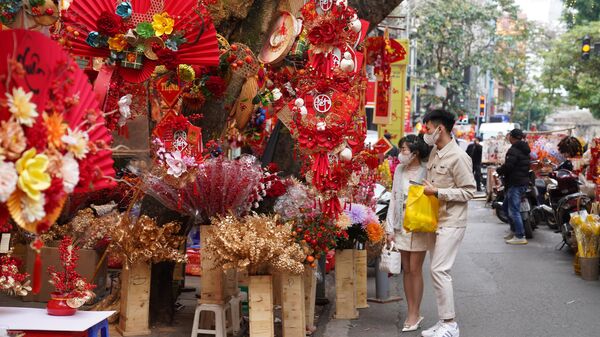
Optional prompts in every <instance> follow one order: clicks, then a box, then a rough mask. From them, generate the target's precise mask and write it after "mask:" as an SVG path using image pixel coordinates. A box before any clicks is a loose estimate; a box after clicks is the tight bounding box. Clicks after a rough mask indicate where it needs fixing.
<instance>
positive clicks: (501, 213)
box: [496, 208, 509, 223]
mask: <svg viewBox="0 0 600 337" xmlns="http://www.w3.org/2000/svg"><path fill="white" fill-rule="evenodd" d="M496 216H497V217H498V219H500V221H502V222H504V223H508V221H509V219H508V215H507V214H506V213H505V212H504V210H503V209H502V208H496Z"/></svg>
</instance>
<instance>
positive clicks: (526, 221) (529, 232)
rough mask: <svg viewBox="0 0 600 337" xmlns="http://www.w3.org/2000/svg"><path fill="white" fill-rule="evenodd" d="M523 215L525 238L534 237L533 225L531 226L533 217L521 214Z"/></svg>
mask: <svg viewBox="0 0 600 337" xmlns="http://www.w3.org/2000/svg"><path fill="white" fill-rule="evenodd" d="M521 217H522V218H523V229H524V230H525V238H527V239H533V227H532V226H531V220H532V218H531V217H528V218H526V217H525V216H523V215H521Z"/></svg>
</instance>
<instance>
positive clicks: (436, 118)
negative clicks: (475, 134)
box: [423, 109, 456, 133]
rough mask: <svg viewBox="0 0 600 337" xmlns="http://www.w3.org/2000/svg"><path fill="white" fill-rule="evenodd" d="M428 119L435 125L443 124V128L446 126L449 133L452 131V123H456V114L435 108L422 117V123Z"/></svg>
mask: <svg viewBox="0 0 600 337" xmlns="http://www.w3.org/2000/svg"><path fill="white" fill-rule="evenodd" d="M429 121H431V122H432V123H433V124H434V125H435V126H438V125H440V124H441V125H443V126H444V128H446V131H448V132H449V133H450V132H452V128H454V123H456V115H454V114H453V113H451V112H450V111H446V110H444V109H435V110H432V111H430V112H428V113H427V114H426V115H425V117H423V122H424V123H427V122H429Z"/></svg>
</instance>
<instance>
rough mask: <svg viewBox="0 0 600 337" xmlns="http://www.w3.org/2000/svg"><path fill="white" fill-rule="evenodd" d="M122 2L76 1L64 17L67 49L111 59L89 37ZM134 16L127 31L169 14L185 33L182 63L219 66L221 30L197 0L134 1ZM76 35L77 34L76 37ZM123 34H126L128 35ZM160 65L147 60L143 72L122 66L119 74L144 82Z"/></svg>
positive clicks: (181, 55)
mask: <svg viewBox="0 0 600 337" xmlns="http://www.w3.org/2000/svg"><path fill="white" fill-rule="evenodd" d="M117 4H118V1H117V2H116V1H114V0H91V1H75V2H73V4H71V6H70V7H69V10H68V11H67V12H66V14H65V15H63V21H64V23H65V30H64V32H63V34H64V36H65V37H66V38H67V40H68V43H67V46H68V48H69V49H70V51H71V52H72V53H73V54H76V55H81V56H85V57H108V56H109V50H108V48H94V47H92V46H90V45H88V44H87V42H86V38H87V37H88V34H89V33H90V32H93V31H96V20H97V19H98V17H99V16H100V14H101V13H102V12H104V11H107V12H109V13H114V12H115V8H116V5H117ZM131 6H132V8H133V14H132V16H131V18H129V19H127V20H125V25H126V26H127V28H135V26H136V25H137V24H138V23H140V22H144V21H145V22H152V16H153V15H154V14H160V13H163V12H167V13H168V14H169V15H170V16H171V17H172V18H174V19H175V25H174V27H173V30H174V31H185V35H184V37H185V39H186V40H187V42H186V43H183V44H181V45H180V48H179V50H178V51H177V61H178V63H184V64H190V65H198V66H216V65H218V64H219V47H218V43H217V31H216V30H215V27H214V25H213V23H212V21H211V19H210V15H209V14H208V13H207V11H206V10H205V9H204V8H203V7H200V6H198V2H197V1H196V0H180V1H174V0H172V1H165V0H158V1H151V0H132V1H131ZM75 32H76V34H75ZM125 32H126V30H125V31H123V33H125ZM157 65H160V60H158V61H152V60H149V59H147V58H145V59H144V62H143V66H142V68H141V69H139V70H138V69H132V68H125V67H121V66H118V67H117V71H118V72H119V74H120V75H121V76H122V77H123V79H125V80H126V81H128V82H133V83H140V82H143V81H145V80H147V79H148V78H149V77H150V76H151V74H152V72H153V71H154V68H155V67H156V66H157Z"/></svg>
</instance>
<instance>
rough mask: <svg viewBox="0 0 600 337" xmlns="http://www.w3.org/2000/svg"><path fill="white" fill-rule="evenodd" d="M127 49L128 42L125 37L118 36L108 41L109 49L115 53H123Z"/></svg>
mask: <svg viewBox="0 0 600 337" xmlns="http://www.w3.org/2000/svg"><path fill="white" fill-rule="evenodd" d="M126 47H127V41H126V40H125V35H123V34H117V35H115V36H114V37H111V38H109V39H108V48H110V50H115V51H118V52H119V51H123V49H125V48H126Z"/></svg>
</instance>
